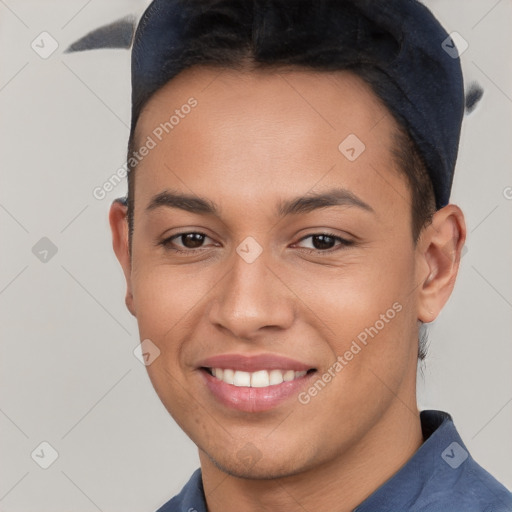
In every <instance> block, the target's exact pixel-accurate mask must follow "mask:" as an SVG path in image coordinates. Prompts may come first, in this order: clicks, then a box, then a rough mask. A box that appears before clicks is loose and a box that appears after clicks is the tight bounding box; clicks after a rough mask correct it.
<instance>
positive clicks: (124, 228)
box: [109, 199, 137, 316]
mask: <svg viewBox="0 0 512 512" xmlns="http://www.w3.org/2000/svg"><path fill="white" fill-rule="evenodd" d="M127 212H128V207H127V206H126V204H125V203H124V201H123V200H122V199H116V200H115V201H114V202H113V203H112V205H111V206H110V212H109V223H110V229H111V231H112V247H113V249H114V253H115V255H116V257H117V259H118V261H119V263H120V264H121V267H122V269H123V273H124V277H125V279H126V297H125V303H126V307H127V308H128V311H130V313H131V314H132V315H133V316H137V315H136V311H135V306H134V300H133V293H132V284H131V258H130V246H129V236H128V219H127Z"/></svg>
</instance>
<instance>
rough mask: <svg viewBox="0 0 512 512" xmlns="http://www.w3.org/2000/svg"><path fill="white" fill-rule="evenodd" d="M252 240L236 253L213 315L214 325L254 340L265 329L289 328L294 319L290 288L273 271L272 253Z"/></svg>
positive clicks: (243, 244) (245, 241) (219, 291)
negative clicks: (288, 294) (288, 290)
mask: <svg viewBox="0 0 512 512" xmlns="http://www.w3.org/2000/svg"><path fill="white" fill-rule="evenodd" d="M248 238H249V239H245V240H244V241H243V242H242V243H241V244H240V245H239V246H238V247H237V248H236V252H235V251H234V252H233V255H232V258H231V259H230V262H229V264H230V265H231V270H230V272H228V274H227V275H226V276H225V279H223V282H222V284H221V286H219V288H218V291H217V294H216V297H215V301H214V304H213V306H212V308H211V309H210V312H209V317H210V321H211V322H212V323H213V324H216V325H218V326H222V327H224V328H226V329H228V330H229V331H231V333H232V334H233V335H234V336H236V337H240V338H251V337H252V336H253V335H255V334H257V332H258V331H259V330H260V329H261V328H262V327H273V328H282V329H284V328H287V327H289V326H290V325H291V323H292V322H293V316H294V312H293V306H292V303H291V302H290V297H289V296H287V294H286V287H285V286H284V285H283V284H282V283H281V281H280V280H279V279H278V278H277V277H276V276H275V275H274V273H273V272H272V270H271V269H270V268H269V267H271V266H272V262H271V254H270V251H269V250H263V247H261V246H260V245H259V244H257V242H256V243H255V240H254V239H252V240H251V239H250V237H248ZM256 244H257V245H256Z"/></svg>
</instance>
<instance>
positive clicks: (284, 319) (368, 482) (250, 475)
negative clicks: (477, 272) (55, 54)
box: [110, 0, 512, 512]
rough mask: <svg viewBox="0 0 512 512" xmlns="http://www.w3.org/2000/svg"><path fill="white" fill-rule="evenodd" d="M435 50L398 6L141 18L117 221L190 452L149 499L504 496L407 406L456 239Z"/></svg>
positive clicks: (418, 504) (442, 76)
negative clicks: (162, 493)
mask: <svg viewBox="0 0 512 512" xmlns="http://www.w3.org/2000/svg"><path fill="white" fill-rule="evenodd" d="M446 41H448V42H449V43H451V40H450V38H449V36H448V34H447V33H446V32H445V31H444V29H443V28H442V27H441V26H440V25H439V23H438V22H437V21H436V19H435V18H434V17H433V16H432V14H431V13H430V11H428V10H427V9H426V8H425V7H424V6H422V5H421V4H419V3H417V2H416V1H412V0H400V1H394V2H383V1H372V2H369V1H341V0H338V1H335V0H332V1H328V0H326V1H319V0H309V1H291V0H288V1H286V0H272V1H268V2H266V1H249V0H222V1H219V0H203V1H201V0H197V1H195V0H194V1H191V0H188V1H185V0H181V1H170V0H156V1H155V2H153V3H152V4H151V5H150V6H149V8H148V9H147V11H146V12H145V13H144V15H143V17H142V20H141V22H140V23H139V27H138V29H137V33H136V36H135V40H134V47H133V58H132V86H133V97H132V101H133V102H132V107H133V108H132V131H131V135H130V141H129V153H128V164H129V167H130V174H129V191H128V198H127V201H122V200H119V201H115V202H114V203H113V205H112V208H111V212H110V223H111V227H112V234H113V245H114V250H115V252H116V255H117V257H118V259H119V261H120V263H121V265H122V268H123V271H124V273H125V276H126V281H127V294H126V304H127V307H128V308H129V310H130V311H131V313H132V314H133V315H134V316H136V318H137V322H138V326H139V331H140V337H141V340H143V342H142V343H144V344H146V351H147V353H148V354H149V358H151V359H152V361H148V363H150V364H148V366H147V369H148V373H149V376H150V379H151V381H152V384H153V386H154V388H155V390H156V392H157V393H158V395H159V397H160V399H161V400H162V402H163V404H164V405H165V407H166V408H167V410H168V411H169V413H170V414H171V415H172V416H173V418H174V419H175V420H176V422H177V423H178V424H179V425H180V427H181V428H182V429H183V430H184V431H185V433H186V434H187V435H188V436H189V437H190V438H191V439H192V440H193V441H194V443H195V444H196V445H197V446H198V449H199V457H200V462H201V468H200V469H198V470H197V471H196V472H195V473H194V474H193V475H192V477H191V479H190V481H189V482H188V483H187V485H186V486H185V487H184V489H183V490H182V492H181V493H180V494H179V495H178V496H176V497H174V498H173V499H171V500H170V501H169V502H168V503H167V504H165V505H163V506H162V507H161V508H160V509H159V512H169V511H193V510H195V511H197V512H205V511H206V510H208V511H209V512H218V511H222V512H230V511H235V510H236V511H240V510H243V511H262V510H263V511H274V510H276V511H277V510H279V511H280V510H287V511H299V510H300V511H303V510H309V511H313V510H314V511H339V512H346V511H355V510H356V511H358V512H366V511H379V512H382V511H390V512H391V511H394V512H397V511H405V510H414V511H419V510H421V511H427V510H428V511H434V510H435V511H440V510H443V511H444V510H450V511H457V510H464V511H468V510H471V511H473V510H474V511H491V510H492V511H510V510H512V495H511V494H510V492H509V491H508V490H507V489H505V487H503V486H502V485H501V484H500V483H499V482H497V481H496V480H495V479H494V478H493V477H492V476H491V475H490V474H489V473H487V472H486V471H485V470H484V469H483V468H482V467H480V466H479V465H478V464H477V463H476V462H475V461H474V460H473V459H472V457H471V456H470V455H469V453H468V451H467V449H466V447H465V445H464V443H463V441H462V439H461V438H460V437H459V435H458V433H457V431H456V429H455V426H454V424H453V422H452V419H451V417H450V416H449V415H448V414H447V413H444V412H441V411H422V412H421V413H420V412H419V411H418V407H417V403H416V389H415V382H416V369H417V360H418V356H419V357H420V358H422V357H424V346H423V345H422V343H419V342H418V340H419V338H420V336H419V333H420V330H421V327H422V325H423V324H425V323H428V322H431V321H433V320H434V319H435V318H436V317H437V315H438V314H439V312H440V310H441V309H442V307H443V306H444V304H445V303H446V301H447V300H448V298H449V296H450V294H451V292H452V289H453V286H454V282H455V278H456V275H457V271H458V267H459V261H460V256H461V250H462V247H463V245H464V240H465V236H466V227H465V223H464V217H463V214H462V212H461V210H460V209H459V208H458V207H457V206H456V205H453V204H449V195H450V188H451V183H452V178H453V170H454V166H455V161H456V156H457V149H458V142H459V135H460V127H461V121H462V115H463V99H464V98H463V81H462V73H461V69H460V62H459V59H458V56H457V55H454V54H453V52H447V51H445V49H443V42H445V44H446ZM449 46H450V47H451V48H453V46H454V45H453V44H449ZM151 354H154V356H151Z"/></svg>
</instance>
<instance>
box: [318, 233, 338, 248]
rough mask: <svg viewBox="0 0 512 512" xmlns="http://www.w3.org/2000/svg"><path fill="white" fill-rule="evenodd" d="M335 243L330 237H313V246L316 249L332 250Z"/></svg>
mask: <svg viewBox="0 0 512 512" xmlns="http://www.w3.org/2000/svg"><path fill="white" fill-rule="evenodd" d="M317 240H320V243H315V241H317ZM333 242H334V238H333V237H332V236H328V235H315V236H314V237H313V245H314V247H315V249H330V248H331V247H332V244H333Z"/></svg>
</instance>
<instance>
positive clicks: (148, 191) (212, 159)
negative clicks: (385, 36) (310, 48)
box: [136, 67, 406, 205]
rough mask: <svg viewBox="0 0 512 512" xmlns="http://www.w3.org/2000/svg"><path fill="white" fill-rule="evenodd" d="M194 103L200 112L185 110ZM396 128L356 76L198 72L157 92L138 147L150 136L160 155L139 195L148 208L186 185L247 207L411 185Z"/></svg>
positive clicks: (145, 166) (146, 168)
mask: <svg viewBox="0 0 512 512" xmlns="http://www.w3.org/2000/svg"><path fill="white" fill-rule="evenodd" d="M191 99H193V100H194V101H195V102H196V106H195V107H193V108H188V107H187V108H184V107H183V106H184V105H189V104H190V100H191ZM173 115H174V121H173V122H172V126H171V123H169V120H170V118H171V117H172V116H173ZM162 127H167V130H162ZM395 128H396V122H395V120H394V118H393V116H392V115H391V114H390V112H389V111H388V109H387V108H386V107H385V106H384V105H383V104H382V102H381V101H380V100H379V99H378V97H377V96H376V95H375V94H374V93H373V91H372V90H371V87H370V86H369V85H368V84H367V83H366V82H364V80H363V79H361V78H360V77H358V76H357V75H355V74H353V73H351V72H347V71H336V72H325V71H322V72H314V71H304V70H297V69H289V68H288V69H273V70H268V69H267V70H258V71H243V72H240V71H235V70H230V69H225V68H215V67H195V68H190V69H187V70H185V71H184V72H182V73H180V74H179V75H178V76H177V77H176V78H175V79H173V80H172V81H170V82H169V83H168V84H166V85H165V86H164V87H162V88H161V89H160V90H159V91H157V93H155V94H154V95H153V96H152V98H151V99H150V100H149V102H148V103H147V105H146V106H145V108H144V110H143V112H142V114H141V116H140V118H139V121H138V123H137V139H136V140H137V145H136V147H138V146H141V145H143V144H144V143H145V141H147V140H148V137H149V138H152V139H154V142H155V147H154V149H152V150H151V152H150V153H149V155H148V156H146V157H145V158H144V160H143V161H141V162H140V163H139V164H138V167H137V172H136V182H137V187H136V188H137V195H138V196H139V193H142V194H143V196H145V200H146V202H147V201H149V199H150V196H151V195H154V194H157V193H159V192H161V191H162V190H163V189H165V188H167V187H168V188H181V189H183V186H184V185H186V188H188V189H189V190H187V192H190V191H192V192H196V193H198V194H200V195H208V194H210V195H212V194H213V195H217V196H219V194H221V193H222V194H224V196H225V197H230V198H233V197H234V196H236V197H238V198H239V201H240V205H243V204H244V201H252V202H255V198H256V202H257V199H258V198H260V197H261V198H262V197H264V196H267V197H268V195H269V192H275V194H277V195H279V196H281V197H282V196H285V195H286V192H287V191H289V190H290V189H299V190H298V191H302V192H304V193H305V192H307V191H308V190H309V189H311V188H312V187H313V186H315V183H316V184H318V187H320V188H322V187H323V186H326V187H327V186H328V185H332V184H336V185H342V186H344V187H346V188H349V189H351V190H353V191H356V189H357V190H358V195H360V194H359V192H361V191H362V190H363V189H365V187H366V188H368V187H371V188H375V187H376V186H377V187H379V183H380V182H382V183H380V185H385V184H386V183H389V182H390V180H391V181H393V179H395V180H396V179H397V178H398V179H399V180H402V176H399V175H398V174H397V173H396V172H395V170H394V169H395V163H394V158H393V156H392V154H391V148H392V147H394V141H393V138H392V136H393V134H394V132H395ZM155 133H156V134H157V135H159V136H161V140H159V138H158V137H157V136H155ZM345 141H348V142H345ZM347 149H348V150H349V151H350V150H354V151H352V154H351V153H346V150H347ZM354 152H355V153H356V155H355V156H356V159H351V158H348V157H352V156H354ZM359 154H360V155H359ZM390 169H393V171H392V172H393V174H394V175H395V176H394V177H390V176H388V175H389V173H390ZM383 175H385V178H384V180H383V179H382V176H383ZM141 179H142V182H141ZM139 184H140V185H141V186H139ZM220 184H222V186H221V185H220ZM402 185H403V183H402ZM397 187H400V185H397V184H393V183H392V184H391V188H392V189H394V192H393V190H392V191H391V192H392V193H394V194H396V190H397ZM388 188H389V187H388ZM374 193H375V191H374ZM378 193H380V194H381V195H382V191H379V192H378ZM405 194H406V192H405V191H404V192H402V195H405ZM370 195H371V194H370ZM383 196H384V198H386V194H383ZM139 197H141V196H139ZM370 199H371V198H370ZM388 199H389V198H388ZM230 200H231V199H230ZM218 202H219V201H218Z"/></svg>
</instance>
